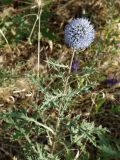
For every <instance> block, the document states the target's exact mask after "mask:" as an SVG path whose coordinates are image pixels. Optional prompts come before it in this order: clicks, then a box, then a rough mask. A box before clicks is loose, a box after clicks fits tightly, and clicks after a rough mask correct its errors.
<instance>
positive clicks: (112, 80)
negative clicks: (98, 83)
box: [104, 78, 118, 86]
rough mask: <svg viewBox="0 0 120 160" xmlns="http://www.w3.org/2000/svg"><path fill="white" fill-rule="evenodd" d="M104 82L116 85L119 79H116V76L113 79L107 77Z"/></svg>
mask: <svg viewBox="0 0 120 160" xmlns="http://www.w3.org/2000/svg"><path fill="white" fill-rule="evenodd" d="M104 83H105V84H106V85H111V86H112V85H115V84H117V83H118V80H117V79H114V78H112V79H106V80H105V81H104Z"/></svg>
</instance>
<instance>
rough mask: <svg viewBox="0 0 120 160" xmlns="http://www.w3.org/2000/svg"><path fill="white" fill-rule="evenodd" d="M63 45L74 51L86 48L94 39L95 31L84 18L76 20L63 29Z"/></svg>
mask: <svg viewBox="0 0 120 160" xmlns="http://www.w3.org/2000/svg"><path fill="white" fill-rule="evenodd" d="M64 36H65V43H66V44H68V46H69V47H72V48H74V49H85V48H87V47H88V46H89V45H90V44H91V43H92V42H93V40H94V38H95V30H94V28H93V25H91V24H90V22H89V21H88V19H86V18H76V19H73V20H71V21H70V22H69V24H67V25H66V27H65V34H64Z"/></svg>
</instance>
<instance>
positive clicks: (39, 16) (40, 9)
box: [38, 8, 42, 77]
mask: <svg viewBox="0 0 120 160" xmlns="http://www.w3.org/2000/svg"><path fill="white" fill-rule="evenodd" d="M41 13H42V8H38V77H39V69H40V39H41V32H40V29H41V26H40V21H41Z"/></svg>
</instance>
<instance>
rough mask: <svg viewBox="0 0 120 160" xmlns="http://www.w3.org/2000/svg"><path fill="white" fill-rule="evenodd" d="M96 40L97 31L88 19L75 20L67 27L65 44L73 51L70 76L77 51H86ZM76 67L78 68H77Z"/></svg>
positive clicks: (65, 87) (65, 88)
mask: <svg viewBox="0 0 120 160" xmlns="http://www.w3.org/2000/svg"><path fill="white" fill-rule="evenodd" d="M94 38H95V30H94V27H93V25H92V24H91V23H90V21H89V20H88V19H86V18H76V19H73V20H71V21H70V22H69V24H67V25H66V26H65V32H64V39H65V43H66V44H67V45H68V46H69V47H71V48H72V49H73V53H72V57H71V62H70V67H69V71H68V74H69V75H70V73H71V69H72V67H73V59H74V55H75V51H76V50H78V49H81V50H83V49H86V48H87V47H88V46H89V45H90V44H91V43H92V42H93V40H94ZM75 67H76V66H75ZM69 75H68V77H67V78H66V81H65V86H64V93H67V84H68V80H69Z"/></svg>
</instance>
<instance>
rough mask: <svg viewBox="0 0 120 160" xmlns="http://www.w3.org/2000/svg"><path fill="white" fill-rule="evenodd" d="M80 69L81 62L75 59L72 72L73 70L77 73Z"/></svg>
mask: <svg viewBox="0 0 120 160" xmlns="http://www.w3.org/2000/svg"><path fill="white" fill-rule="evenodd" d="M78 68H79V61H78V60H76V59H74V60H73V63H72V70H73V71H77V70H78Z"/></svg>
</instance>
